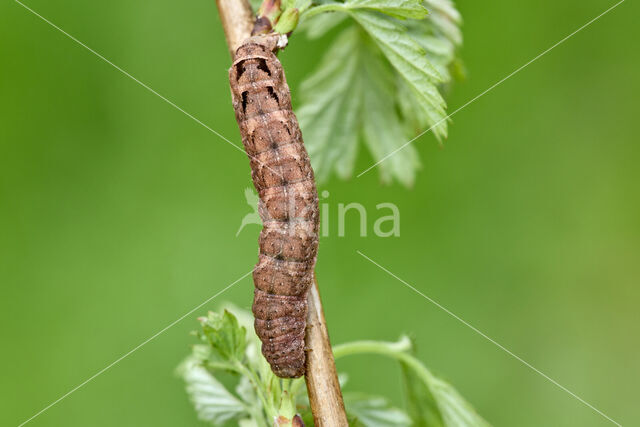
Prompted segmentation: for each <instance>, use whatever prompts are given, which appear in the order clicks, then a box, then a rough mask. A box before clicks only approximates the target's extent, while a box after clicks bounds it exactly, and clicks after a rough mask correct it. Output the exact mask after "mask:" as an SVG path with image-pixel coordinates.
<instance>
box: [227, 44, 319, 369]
mask: <svg viewBox="0 0 640 427" xmlns="http://www.w3.org/2000/svg"><path fill="white" fill-rule="evenodd" d="M276 42H277V36H274V35H266V36H254V37H251V38H249V39H247V40H246V41H245V42H244V43H243V44H242V45H241V46H240V47H239V48H238V49H237V50H236V55H235V60H234V62H233V65H232V66H231V69H230V70H229V82H230V85H231V94H232V98H233V108H234V110H235V114H236V120H237V121H238V125H239V127H240V133H241V135H242V143H243V145H244V148H245V150H246V152H247V155H248V156H249V159H250V164H251V178H252V179H253V184H254V186H255V188H256V190H257V191H258V195H259V197H260V202H259V207H258V209H259V213H260V217H261V218H262V222H263V229H262V231H261V232H260V238H259V246H260V252H259V258H258V264H257V265H256V267H255V269H254V272H253V281H254V285H255V290H254V299H253V308H252V310H253V314H254V316H255V330H256V333H257V335H258V337H259V338H260V340H261V341H262V354H263V355H264V356H265V358H266V359H267V361H268V362H269V364H270V365H271V369H272V370H273V372H274V373H275V374H276V375H277V376H279V377H283V378H296V377H300V376H302V375H303V374H304V373H305V359H306V355H305V349H304V336H305V328H306V316H307V290H308V289H309V287H310V286H311V284H312V281H313V280H314V279H313V274H314V273H313V270H314V267H315V263H316V254H317V251H318V193H317V190H316V186H315V180H314V176H313V170H312V169H311V163H310V161H309V156H308V154H307V151H306V150H305V148H304V145H303V141H302V134H301V132H300V128H299V126H298V120H297V119H296V116H295V115H294V114H293V111H292V109H291V95H290V93H289V87H288V86H287V82H286V79H285V75H284V70H283V69H282V65H281V64H280V61H278V59H277V58H276V56H275V54H274V50H275V47H276Z"/></svg>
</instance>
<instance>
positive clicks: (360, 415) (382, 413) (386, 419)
mask: <svg viewBox="0 0 640 427" xmlns="http://www.w3.org/2000/svg"><path fill="white" fill-rule="evenodd" d="M344 403H345V407H346V409H347V415H348V416H349V417H350V418H351V419H350V423H349V425H351V426H364V427H399V426H409V425H411V419H410V418H409V416H408V415H407V414H406V413H405V412H404V411H403V410H401V409H398V408H394V407H393V406H391V405H390V403H389V402H388V401H387V399H385V398H384V397H378V396H368V395H365V394H361V393H345V394H344Z"/></svg>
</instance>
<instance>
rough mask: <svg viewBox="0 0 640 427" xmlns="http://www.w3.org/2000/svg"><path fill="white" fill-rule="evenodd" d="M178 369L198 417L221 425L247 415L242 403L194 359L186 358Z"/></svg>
mask: <svg viewBox="0 0 640 427" xmlns="http://www.w3.org/2000/svg"><path fill="white" fill-rule="evenodd" d="M179 370H180V372H181V375H182V378H183V380H184V381H185V383H186V390H187V394H188V395H189V398H190V400H191V402H192V403H193V406H194V408H195V409H196V412H197V414H198V418H199V419H201V420H203V421H208V422H210V423H212V424H214V425H221V424H224V423H225V422H227V421H230V420H236V419H239V418H243V417H246V416H247V415H248V412H247V410H246V409H245V406H244V405H243V403H242V402H241V401H240V400H239V399H238V398H236V397H235V396H234V395H233V394H231V393H230V392H229V391H228V390H227V389H226V388H225V387H224V386H223V385H222V384H221V383H220V382H219V381H218V380H216V379H215V377H214V376H213V375H211V374H210V373H209V372H208V371H207V370H206V369H205V368H203V367H202V366H200V365H199V364H198V363H197V362H196V361H195V360H193V359H187V360H186V361H185V362H184V363H183V365H182V366H181V367H180V368H179Z"/></svg>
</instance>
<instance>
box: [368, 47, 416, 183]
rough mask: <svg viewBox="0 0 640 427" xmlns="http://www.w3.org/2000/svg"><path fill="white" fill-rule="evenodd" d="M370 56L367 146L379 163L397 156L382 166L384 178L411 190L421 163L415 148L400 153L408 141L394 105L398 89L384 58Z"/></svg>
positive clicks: (411, 147) (404, 149) (381, 164)
mask: <svg viewBox="0 0 640 427" xmlns="http://www.w3.org/2000/svg"><path fill="white" fill-rule="evenodd" d="M368 53H369V54H368V55H367V54H366V53H364V54H363V56H364V63H365V64H366V66H365V67H363V78H362V80H363V81H365V82H367V83H368V85H367V89H366V90H365V91H364V99H363V105H364V108H363V114H362V115H363V123H362V126H363V133H364V137H365V143H366V145H367V147H369V149H370V150H371V153H372V154H373V158H374V159H375V160H376V161H378V160H381V159H384V158H385V157H387V156H388V155H389V154H390V153H394V154H393V155H392V156H390V157H388V158H387V159H386V161H384V162H382V163H380V175H381V178H382V180H383V181H384V182H389V181H391V178H392V177H393V178H396V179H398V180H399V181H400V182H401V183H403V184H404V185H406V186H411V185H412V184H413V181H414V178H415V172H416V170H417V169H418V168H419V167H420V162H419V160H418V153H417V152H416V149H415V147H413V146H412V145H409V146H406V147H404V148H403V149H400V148H401V147H402V144H404V143H405V142H406V138H407V137H406V134H405V132H404V130H403V128H402V125H401V122H400V118H399V117H398V114H397V111H396V108H395V104H394V102H393V100H394V98H395V89H396V88H395V86H394V81H393V74H392V73H391V72H390V70H389V69H388V68H387V67H385V64H384V63H383V62H382V61H381V60H380V58H377V57H376V56H375V55H373V54H372V53H371V52H368Z"/></svg>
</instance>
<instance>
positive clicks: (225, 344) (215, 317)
mask: <svg viewBox="0 0 640 427" xmlns="http://www.w3.org/2000/svg"><path fill="white" fill-rule="evenodd" d="M200 323H201V325H202V334H203V336H204V338H205V339H206V340H207V341H208V342H209V344H210V345H211V348H212V352H214V353H215V354H216V355H217V356H218V357H219V358H220V359H221V360H223V361H225V362H233V361H242V360H243V359H244V352H245V349H246V346H247V340H246V335H247V330H246V329H245V328H244V327H241V326H240V325H239V324H238V320H237V319H236V317H235V316H234V315H233V314H231V313H230V312H229V311H227V310H224V312H223V313H222V314H218V313H214V312H209V314H208V316H207V317H205V318H201V319H200Z"/></svg>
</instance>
